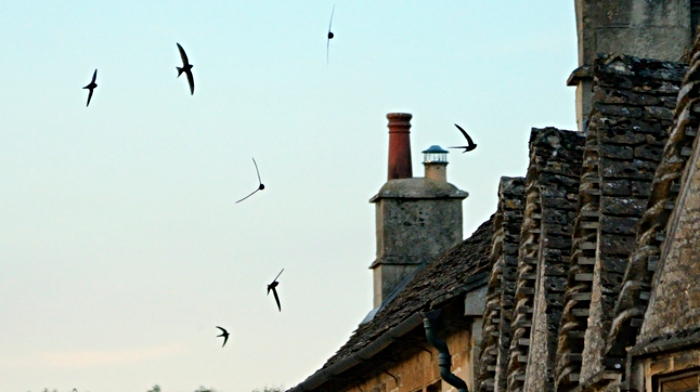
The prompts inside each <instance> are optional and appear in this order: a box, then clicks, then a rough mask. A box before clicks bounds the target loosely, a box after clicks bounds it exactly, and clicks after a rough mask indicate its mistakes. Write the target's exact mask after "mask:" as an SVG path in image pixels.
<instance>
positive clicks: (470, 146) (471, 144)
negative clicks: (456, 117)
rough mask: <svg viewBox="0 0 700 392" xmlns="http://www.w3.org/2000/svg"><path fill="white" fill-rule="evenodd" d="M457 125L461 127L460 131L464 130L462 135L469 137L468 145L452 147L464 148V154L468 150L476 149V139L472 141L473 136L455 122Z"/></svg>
mask: <svg viewBox="0 0 700 392" xmlns="http://www.w3.org/2000/svg"><path fill="white" fill-rule="evenodd" d="M455 127H457V129H459V131H460V132H462V135H464V137H465V138H467V145H466V146H452V147H450V148H463V149H464V151H462V154H464V153H465V152H467V151H471V150H473V149H475V148H476V144H474V141H472V138H470V137H469V135H467V132H466V131H465V130H464V129H462V127H460V126H459V125H457V124H455Z"/></svg>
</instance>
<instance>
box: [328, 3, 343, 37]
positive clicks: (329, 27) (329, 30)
mask: <svg viewBox="0 0 700 392" xmlns="http://www.w3.org/2000/svg"><path fill="white" fill-rule="evenodd" d="M334 13H335V4H333V10H332V11H331V21H330V22H328V32H329V33H330V32H331V26H332V25H333V14H334ZM341 27H342V26H341Z"/></svg>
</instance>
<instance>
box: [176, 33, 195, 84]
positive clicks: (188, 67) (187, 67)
mask: <svg viewBox="0 0 700 392" xmlns="http://www.w3.org/2000/svg"><path fill="white" fill-rule="evenodd" d="M175 44H177V48H178V49H179V50H180V57H182V67H175V68H177V77H178V78H179V77H180V75H182V73H183V72H184V73H185V74H186V75H187V82H188V83H189V84H190V92H191V93H192V95H194V76H192V67H193V65H192V64H190V62H189V61H188V60H187V54H186V53H185V49H182V46H180V44H178V43H177V42H175Z"/></svg>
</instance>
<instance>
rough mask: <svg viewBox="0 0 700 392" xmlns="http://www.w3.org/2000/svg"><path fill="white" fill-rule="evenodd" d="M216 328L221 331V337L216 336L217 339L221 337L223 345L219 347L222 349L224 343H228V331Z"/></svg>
mask: <svg viewBox="0 0 700 392" xmlns="http://www.w3.org/2000/svg"><path fill="white" fill-rule="evenodd" d="M216 328H219V329H220V330H221V335H218V336H217V337H220V336H223V338H224V344H222V345H221V347H224V346H225V345H226V342H227V341H228V331H227V330H225V329H223V328H221V327H219V326H217V327H216Z"/></svg>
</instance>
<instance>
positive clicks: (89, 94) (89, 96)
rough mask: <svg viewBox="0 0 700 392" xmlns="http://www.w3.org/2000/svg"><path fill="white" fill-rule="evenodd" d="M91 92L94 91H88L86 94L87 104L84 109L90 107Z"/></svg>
mask: <svg viewBox="0 0 700 392" xmlns="http://www.w3.org/2000/svg"><path fill="white" fill-rule="evenodd" d="M93 91H94V90H93V89H90V92H89V93H88V101H87V104H86V105H85V107H88V106H90V99H92V92H93Z"/></svg>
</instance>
